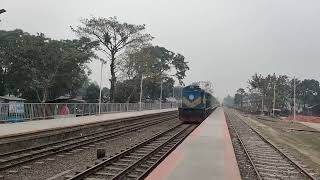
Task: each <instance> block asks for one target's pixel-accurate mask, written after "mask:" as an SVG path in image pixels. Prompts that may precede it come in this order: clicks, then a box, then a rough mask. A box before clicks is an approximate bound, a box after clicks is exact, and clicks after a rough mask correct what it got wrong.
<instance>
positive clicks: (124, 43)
mask: <svg viewBox="0 0 320 180" xmlns="http://www.w3.org/2000/svg"><path fill="white" fill-rule="evenodd" d="M71 28H72V27H71ZM72 30H73V31H74V32H75V33H76V34H78V35H79V36H81V37H86V38H90V39H91V40H92V41H96V42H99V44H100V48H99V49H100V50H101V51H102V52H103V53H105V55H106V56H107V57H108V59H109V60H110V73H111V79H110V83H111V85H110V98H111V101H112V102H113V101H114V92H115V83H116V80H117V79H116V71H115V70H116V68H117V67H116V64H117V63H116V59H117V55H118V54H119V53H120V52H121V50H123V49H124V48H126V47H128V46H133V45H134V46H139V45H140V44H143V43H147V42H148V41H151V40H152V39H153V37H152V36H151V35H150V34H145V33H143V31H144V30H145V25H134V24H128V23H121V22H119V21H118V20H117V18H116V17H111V18H95V17H93V18H91V19H82V20H81V25H80V26H77V27H76V28H72Z"/></svg>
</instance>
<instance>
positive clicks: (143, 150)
mask: <svg viewBox="0 0 320 180" xmlns="http://www.w3.org/2000/svg"><path fill="white" fill-rule="evenodd" d="M196 127H197V125H190V124H179V125H177V126H175V127H173V128H170V129H169V130H167V131H165V132H163V133H159V134H157V135H155V136H154V137H152V138H150V139H148V140H146V141H144V142H142V143H140V144H137V145H135V146H133V147H131V148H130V149H127V150H126V151H124V152H122V153H120V154H118V155H116V156H114V157H111V158H109V159H104V160H103V161H102V162H100V163H98V164H96V165H94V166H92V167H89V168H88V169H86V170H84V171H83V172H79V173H77V174H76V175H74V176H68V177H66V178H68V179H69V180H80V179H87V180H90V179H91V180H93V179H104V180H105V179H117V180H119V179H144V178H145V177H146V176H147V175H148V174H149V173H150V172H151V171H152V170H153V169H154V168H155V167H156V166H157V165H158V164H159V163H160V162H161V161H162V160H163V159H164V158H165V157H166V156H167V155H168V154H169V153H170V152H171V151H172V150H174V148H175V147H176V146H178V145H179V144H180V143H181V142H182V141H183V140H184V139H185V138H186V137H187V136H188V135H189V134H190V133H191V132H192V131H193V130H194V129H195V128H196Z"/></svg>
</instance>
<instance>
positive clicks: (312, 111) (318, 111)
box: [306, 104, 320, 116]
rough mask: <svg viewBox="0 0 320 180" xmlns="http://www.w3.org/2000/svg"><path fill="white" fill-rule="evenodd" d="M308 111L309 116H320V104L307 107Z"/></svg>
mask: <svg viewBox="0 0 320 180" xmlns="http://www.w3.org/2000/svg"><path fill="white" fill-rule="evenodd" d="M306 111H307V112H306V113H307V115H309V116H320V104H317V105H314V106H310V107H307V108H306Z"/></svg>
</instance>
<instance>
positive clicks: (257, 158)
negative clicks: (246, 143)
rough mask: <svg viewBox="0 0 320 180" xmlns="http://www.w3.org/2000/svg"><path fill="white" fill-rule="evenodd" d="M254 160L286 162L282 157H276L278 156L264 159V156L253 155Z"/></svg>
mask: <svg viewBox="0 0 320 180" xmlns="http://www.w3.org/2000/svg"><path fill="white" fill-rule="evenodd" d="M253 158H254V159H255V160H257V161H268V162H270V163H283V162H286V161H285V160H284V159H278V158H274V159H270V158H268V159H266V158H265V157H253Z"/></svg>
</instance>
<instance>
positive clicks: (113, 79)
mask: <svg viewBox="0 0 320 180" xmlns="http://www.w3.org/2000/svg"><path fill="white" fill-rule="evenodd" d="M115 60H116V58H115V54H114V53H111V63H110V72H111V79H110V101H111V102H114V93H115V83H116V80H117V79H116V73H115Z"/></svg>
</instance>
